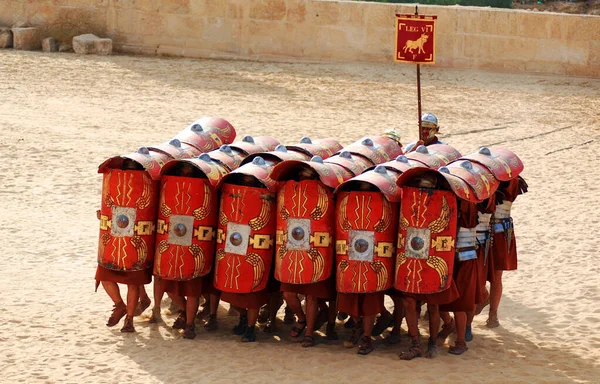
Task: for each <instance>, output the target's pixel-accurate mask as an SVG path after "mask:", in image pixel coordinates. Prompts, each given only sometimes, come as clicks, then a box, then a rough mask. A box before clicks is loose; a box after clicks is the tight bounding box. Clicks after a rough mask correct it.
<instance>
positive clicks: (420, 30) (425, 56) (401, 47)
mask: <svg viewBox="0 0 600 384" xmlns="http://www.w3.org/2000/svg"><path fill="white" fill-rule="evenodd" d="M436 19H437V16H427V15H410V14H408V15H396V32H397V33H396V56H395V60H396V61H401V62H411V63H421V64H434V63H435V22H436Z"/></svg>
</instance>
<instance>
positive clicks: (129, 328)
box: [121, 316, 135, 333]
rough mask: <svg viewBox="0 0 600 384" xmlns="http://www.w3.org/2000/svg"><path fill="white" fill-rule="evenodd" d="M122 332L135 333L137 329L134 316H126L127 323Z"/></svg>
mask: <svg viewBox="0 0 600 384" xmlns="http://www.w3.org/2000/svg"><path fill="white" fill-rule="evenodd" d="M121 332H126V333H132V332H135V328H134V327H133V316H125V323H124V324H123V328H121Z"/></svg>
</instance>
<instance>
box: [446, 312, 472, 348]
mask: <svg viewBox="0 0 600 384" xmlns="http://www.w3.org/2000/svg"><path fill="white" fill-rule="evenodd" d="M454 320H455V321H456V343H455V344H454V346H452V347H450V349H449V350H448V353H451V354H453V355H462V354H463V353H465V352H466V351H467V349H469V348H468V347H467V342H466V341H465V328H466V326H467V314H466V312H454Z"/></svg>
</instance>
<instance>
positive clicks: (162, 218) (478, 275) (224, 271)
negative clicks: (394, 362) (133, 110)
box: [96, 117, 526, 359]
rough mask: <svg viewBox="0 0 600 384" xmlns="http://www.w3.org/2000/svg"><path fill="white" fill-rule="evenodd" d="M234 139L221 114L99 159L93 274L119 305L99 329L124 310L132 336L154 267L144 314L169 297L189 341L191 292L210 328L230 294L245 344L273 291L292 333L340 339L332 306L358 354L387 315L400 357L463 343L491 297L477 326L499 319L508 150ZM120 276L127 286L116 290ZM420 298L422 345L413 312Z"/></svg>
mask: <svg viewBox="0 0 600 384" xmlns="http://www.w3.org/2000/svg"><path fill="white" fill-rule="evenodd" d="M436 128H437V122H436ZM235 137H236V132H235V129H234V128H233V127H232V126H231V125H230V124H229V123H228V122H227V121H225V120H224V119H221V118H216V117H205V118H202V119H200V120H198V121H196V122H194V123H193V124H191V125H190V126H189V127H187V128H186V129H185V130H183V131H181V132H180V133H179V134H177V136H175V138H173V139H172V140H171V141H169V142H166V143H163V144H160V145H156V146H150V147H142V148H140V149H139V150H138V151H136V152H133V153H129V154H126V155H122V156H117V157H112V158H110V159H108V160H106V161H105V162H104V163H102V164H101V165H100V167H99V172H101V173H103V187H102V204H101V209H100V211H99V212H98V216H99V219H100V238H99V249H98V268H97V271H96V281H97V284H100V283H101V284H102V286H103V287H104V289H105V290H106V292H107V293H108V295H109V296H110V297H111V299H112V300H113V302H114V309H113V312H112V314H111V316H110V318H109V320H108V323H107V325H108V326H115V325H117V324H118V323H120V320H121V319H122V318H123V317H124V318H125V320H124V325H123V327H122V329H121V331H122V332H135V328H134V323H133V317H134V316H135V315H136V307H137V310H138V313H139V311H140V306H141V310H142V311H143V310H144V309H146V308H148V307H149V306H150V304H151V300H150V298H149V297H148V295H147V294H146V291H145V289H144V284H148V283H150V282H151V280H152V277H154V292H153V294H154V302H155V306H154V308H153V309H152V317H151V319H150V320H151V321H157V320H158V319H159V317H160V316H161V314H160V303H161V299H162V297H163V295H164V293H168V294H169V296H170V297H171V299H172V300H173V302H174V303H175V304H177V306H178V307H179V308H181V311H180V312H179V315H178V317H177V319H176V320H175V323H173V324H172V326H173V328H176V329H181V330H182V333H183V337H184V338H187V339H193V338H194V337H196V332H197V329H196V325H195V320H196V313H197V311H198V308H199V301H200V297H202V296H204V297H205V298H206V299H207V301H208V303H207V308H210V315H209V316H208V320H207V322H206V324H205V328H206V329H207V330H216V328H217V324H218V323H217V320H216V310H217V308H218V304H219V301H220V300H222V301H225V302H228V303H230V304H231V306H232V307H235V308H236V309H237V310H238V311H239V313H240V321H239V324H238V325H237V326H236V327H235V328H234V330H233V332H234V333H236V334H238V335H240V336H241V340H242V341H245V342H252V341H255V340H256V338H257V332H256V328H255V326H256V323H257V319H258V317H259V310H260V309H261V307H263V306H265V305H267V304H268V305H267V308H268V309H269V310H270V313H271V316H270V318H271V323H270V324H269V325H268V326H271V327H274V325H275V324H274V316H275V313H276V312H277V310H278V308H279V307H280V306H281V305H282V298H283V299H285V302H286V303H287V309H288V310H289V311H290V312H293V313H294V315H295V316H296V320H297V321H296V324H294V326H293V327H292V329H291V330H290V337H294V338H297V339H299V340H301V341H302V343H301V345H302V346H303V347H310V346H312V345H314V344H315V337H314V335H315V333H314V332H315V331H316V330H317V329H319V328H320V327H321V326H323V325H324V324H325V323H327V331H326V337H327V338H330V339H335V338H337V333H336V330H335V319H336V316H338V317H339V318H345V317H348V316H349V317H348V318H349V320H348V322H349V323H348V325H349V324H353V329H352V332H351V335H350V337H349V338H348V339H347V340H345V341H344V346H345V347H353V346H355V345H358V353H359V354H368V353H370V352H371V351H372V350H373V344H372V337H371V336H372V335H373V334H379V333H381V331H382V330H383V329H385V328H387V327H389V326H391V325H392V324H393V325H394V327H393V329H392V331H391V333H390V335H389V336H388V341H390V342H392V343H393V342H399V341H400V337H399V335H400V325H401V323H402V319H403V318H405V319H406V324H407V326H408V333H409V335H410V336H411V341H410V345H408V346H407V348H405V350H404V352H403V353H402V354H401V355H400V357H401V358H402V359H412V358H414V357H419V356H427V357H433V356H435V355H436V354H437V353H438V347H439V346H441V345H443V344H444V340H445V339H446V338H447V337H448V335H449V334H450V333H452V332H456V343H455V344H454V345H453V346H451V347H450V348H449V352H450V353H453V354H461V353H463V352H464V351H466V350H467V349H468V348H467V344H466V342H467V341H469V340H470V339H471V338H472V333H471V331H470V322H471V321H472V318H473V316H474V315H475V314H476V313H477V312H481V310H482V308H483V306H484V305H485V304H488V303H489V302H491V304H492V305H491V306H490V314H489V319H488V326H489V327H494V326H497V325H498V318H497V305H498V302H499V300H500V295H501V284H496V285H494V282H496V283H498V278H501V276H502V270H510V269H515V268H516V245H515V241H514V233H513V226H512V219H511V217H510V207H511V204H512V201H514V199H515V198H516V196H517V195H518V194H519V193H522V192H524V191H526V184H525V182H524V181H523V180H522V179H521V178H520V177H519V173H520V172H521V171H522V169H523V164H522V163H521V161H520V160H519V158H518V157H517V156H516V155H515V154H514V153H512V152H510V151H508V150H506V149H501V148H481V149H480V150H479V151H478V152H476V153H472V154H469V155H467V156H462V155H461V154H460V153H459V151H457V150H456V149H454V148H452V147H451V146H449V145H446V144H441V143H436V144H431V145H427V144H428V143H427V142H426V143H424V144H425V145H419V146H416V148H413V150H411V151H410V152H408V153H403V151H402V144H401V143H400V136H399V135H398V134H397V132H395V131H393V130H388V131H385V132H383V133H382V134H381V135H375V136H368V137H364V138H362V139H360V140H359V141H357V142H355V143H353V144H351V145H349V146H347V147H342V146H341V145H340V143H339V142H338V141H337V140H335V139H331V138H328V139H320V140H310V139H308V138H303V139H301V140H300V142H299V143H295V144H290V145H281V144H280V143H279V141H278V140H276V139H274V138H271V137H267V136H260V137H250V136H246V137H244V138H243V139H241V140H238V141H234V140H235ZM436 141H437V140H436ZM486 281H490V282H491V286H490V287H491V290H490V292H489V293H488V291H487V289H486ZM117 284H126V285H127V286H128V291H127V296H126V299H125V300H123V299H122V298H121V295H120V292H119V288H118V285H117ZM498 285H499V287H500V288H498ZM498 289H500V291H498ZM384 295H389V296H390V297H391V298H392V299H393V301H394V303H395V308H394V314H391V313H389V312H388V311H387V309H386V308H385V306H384V305H383V302H384ZM300 297H304V298H305V300H306V301H305V305H304V307H303V306H302V304H301V301H300ZM423 304H427V309H428V315H429V334H430V338H429V341H428V342H427V343H426V345H427V347H426V349H425V348H422V346H421V342H420V335H419V331H418V324H417V321H418V313H419V311H420V306H421V305H423ZM339 313H341V314H339ZM451 313H453V315H454V316H451ZM378 316H379V317H378ZM374 328H375V329H374Z"/></svg>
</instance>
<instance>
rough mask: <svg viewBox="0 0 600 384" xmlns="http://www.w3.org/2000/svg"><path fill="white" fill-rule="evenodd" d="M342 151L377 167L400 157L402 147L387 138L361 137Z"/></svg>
mask: <svg viewBox="0 0 600 384" xmlns="http://www.w3.org/2000/svg"><path fill="white" fill-rule="evenodd" d="M342 151H348V152H350V153H352V154H353V155H358V156H362V157H363V158H365V159H367V160H369V161H370V162H371V164H372V165H377V164H381V163H385V162H386V161H390V160H393V159H395V158H396V157H397V156H400V155H401V154H402V147H401V146H400V145H399V144H398V142H397V141H395V140H393V139H391V138H389V137H387V136H370V137H363V138H362V139H360V140H358V141H357V142H355V143H352V144H350V145H349V146H347V147H344V149H343V150H342Z"/></svg>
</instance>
